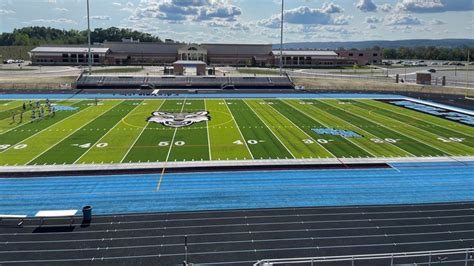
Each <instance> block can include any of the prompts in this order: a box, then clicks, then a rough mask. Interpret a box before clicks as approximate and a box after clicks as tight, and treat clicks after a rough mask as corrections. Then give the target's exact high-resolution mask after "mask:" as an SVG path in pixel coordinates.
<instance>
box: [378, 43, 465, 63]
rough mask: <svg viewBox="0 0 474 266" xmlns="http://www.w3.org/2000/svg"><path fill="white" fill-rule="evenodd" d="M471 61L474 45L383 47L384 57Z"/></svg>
mask: <svg viewBox="0 0 474 266" xmlns="http://www.w3.org/2000/svg"><path fill="white" fill-rule="evenodd" d="M468 51H470V52H468ZM468 54H469V57H470V60H469V61H473V59H474V47H467V46H465V47H461V48H445V47H435V46H428V47H414V48H407V47H399V48H396V49H395V48H385V49H383V57H384V59H415V60H421V59H423V60H444V61H468Z"/></svg>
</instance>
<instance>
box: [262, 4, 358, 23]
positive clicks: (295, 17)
mask: <svg viewBox="0 0 474 266" xmlns="http://www.w3.org/2000/svg"><path fill="white" fill-rule="evenodd" d="M341 12H343V9H342V8H341V7H340V6H338V5H335V4H333V3H329V4H328V3H326V4H324V5H323V7H322V8H310V7H307V6H300V7H297V8H294V9H289V10H286V11H285V12H284V19H285V23H289V24H298V25H347V24H348V23H349V20H350V19H351V18H352V17H351V16H343V15H341V16H337V17H332V16H331V15H332V14H335V13H341ZM280 21H281V15H280V14H276V15H273V16H272V17H270V18H268V19H262V20H260V21H258V23H257V24H258V25H260V26H264V27H268V28H278V27H280Z"/></svg>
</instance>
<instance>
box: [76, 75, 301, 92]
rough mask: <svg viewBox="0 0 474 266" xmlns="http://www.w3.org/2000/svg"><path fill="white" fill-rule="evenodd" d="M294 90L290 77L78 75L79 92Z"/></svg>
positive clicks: (77, 85)
mask: <svg viewBox="0 0 474 266" xmlns="http://www.w3.org/2000/svg"><path fill="white" fill-rule="evenodd" d="M145 85H146V86H149V87H150V88H159V89H194V88H196V89H274V88H278V89H293V87H294V86H293V82H292V81H291V79H290V78H289V77H286V76H284V77H280V76H274V77H273V76H272V77H254V76H250V77H243V76H232V77H217V76H193V77H189V76H87V75H83V76H81V77H80V78H79V79H78V80H77V82H76V87H77V88H78V89H101V88H102V89H138V88H143V86H145Z"/></svg>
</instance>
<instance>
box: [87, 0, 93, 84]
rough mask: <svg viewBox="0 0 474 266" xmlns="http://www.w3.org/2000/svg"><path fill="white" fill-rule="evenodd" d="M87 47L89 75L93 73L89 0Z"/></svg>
mask: <svg viewBox="0 0 474 266" xmlns="http://www.w3.org/2000/svg"><path fill="white" fill-rule="evenodd" d="M87 47H88V55H87V57H88V58H89V60H88V64H89V75H91V74H92V53H91V18H90V12H89V0H87Z"/></svg>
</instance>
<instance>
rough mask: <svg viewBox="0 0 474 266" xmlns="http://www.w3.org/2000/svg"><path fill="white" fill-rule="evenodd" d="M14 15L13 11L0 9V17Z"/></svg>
mask: <svg viewBox="0 0 474 266" xmlns="http://www.w3.org/2000/svg"><path fill="white" fill-rule="evenodd" d="M8 14H15V11H13V10H8V9H0V15H8Z"/></svg>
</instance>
